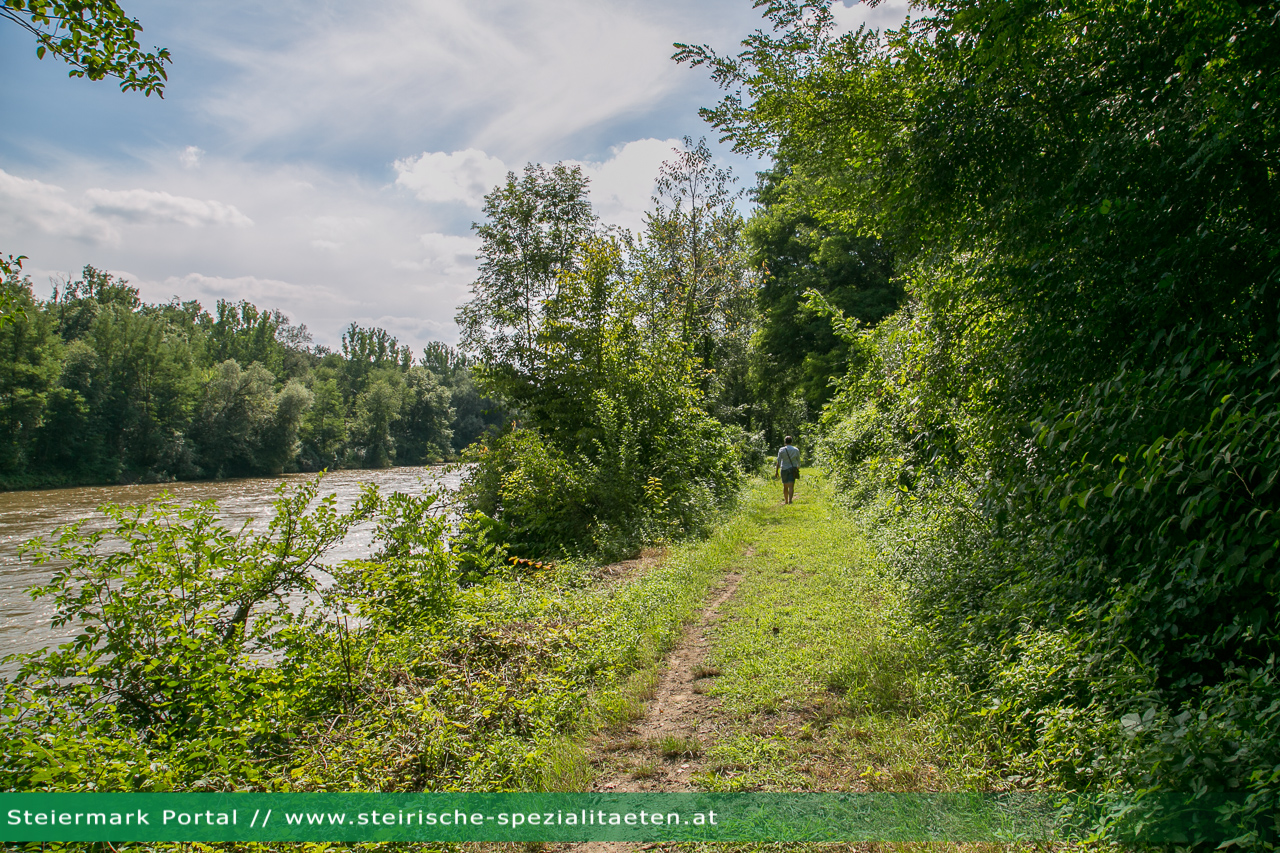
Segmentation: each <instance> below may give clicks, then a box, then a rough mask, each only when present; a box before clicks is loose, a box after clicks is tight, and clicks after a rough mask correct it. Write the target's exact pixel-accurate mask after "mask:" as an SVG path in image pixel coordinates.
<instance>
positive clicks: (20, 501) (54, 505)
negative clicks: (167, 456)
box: [0, 467, 461, 673]
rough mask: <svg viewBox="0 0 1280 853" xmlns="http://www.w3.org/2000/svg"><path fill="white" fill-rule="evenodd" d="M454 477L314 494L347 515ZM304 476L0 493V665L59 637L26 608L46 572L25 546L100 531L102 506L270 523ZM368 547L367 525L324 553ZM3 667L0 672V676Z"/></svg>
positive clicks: (451, 484)
mask: <svg viewBox="0 0 1280 853" xmlns="http://www.w3.org/2000/svg"><path fill="white" fill-rule="evenodd" d="M460 477H461V474H460V473H459V472H458V471H457V470H456V469H453V470H450V469H446V468H443V467H436V468H390V469H386V470H382V471H338V472H335V473H332V474H327V475H326V476H325V477H324V479H323V480H322V481H321V485H320V494H321V495H326V494H331V493H336V494H337V498H338V506H339V508H340V509H345V508H347V507H350V506H351V504H352V503H353V502H354V501H355V499H356V497H357V496H358V495H359V492H360V488H361V486H362V485H363V484H364V483H369V482H372V483H376V484H377V485H378V488H379V489H380V490H381V491H382V492H384V493H386V492H405V493H407V494H421V493H422V491H423V489H424V487H429V488H433V489H434V488H436V487H439V486H444V487H446V488H450V489H452V488H455V487H456V486H457V485H458V483H459V480H460ZM306 479H308V475H301V474H299V475H293V476H287V477H270V478H258V479H246V480H219V481H213V482H199V483H166V484H163V485H145V486H90V487H84V488H75V489H51V490H47V491H35V492H0V657H3V656H5V655H7V654H10V653H14V652H27V651H34V650H35V649H39V648H42V647H44V646H47V645H50V644H51V643H56V642H57V641H59V640H61V639H62V638H63V636H64V635H60V634H59V633H57V632H55V631H54V630H53V629H52V628H51V627H50V617H51V615H52V613H53V608H52V606H51V605H50V603H49V602H47V601H42V600H38V601H33V600H32V599H31V596H30V595H28V594H27V590H28V589H30V588H31V587H33V586H35V585H37V584H40V583H43V582H44V581H46V580H47V579H48V578H49V576H50V574H51V572H52V570H51V569H50V568H49V567H47V566H37V565H35V564H34V563H33V561H32V559H31V557H30V556H27V557H23V556H21V554H20V551H21V546H22V544H23V543H24V542H26V541H28V540H29V539H32V538H34V537H37V536H44V537H48V536H49V535H50V534H51V533H53V532H54V530H55V529H57V528H58V527H61V526H62V525H65V524H70V523H72V522H75V521H81V520H84V522H85V527H84V529H86V530H93V529H98V528H101V527H102V526H104V525H105V523H106V519H105V517H104V516H103V515H102V514H101V513H100V512H98V509H97V508H98V507H99V506H101V505H103V504H107V503H115V504H126V505H132V504H142V503H146V502H147V501H150V500H153V499H155V498H158V497H160V496H161V495H163V494H166V493H167V494H168V495H169V496H170V497H171V498H173V499H174V500H176V501H178V502H180V503H184V504H185V503H193V502H195V501H208V500H212V501H215V502H217V504H218V508H219V510H220V514H221V516H222V517H223V519H225V521H226V523H227V524H228V526H230V527H232V528H239V527H240V526H241V525H242V524H244V523H245V522H248V523H249V524H250V525H251V526H255V527H256V526H258V525H259V524H260V523H265V522H266V521H267V520H269V519H270V517H271V503H272V500H274V498H275V490H276V489H277V488H278V487H279V486H280V484H281V483H282V482H284V483H288V484H297V483H302V482H304V481H305V480H306ZM371 544H372V525H371V524H365V525H362V526H361V527H359V528H356V529H354V530H353V531H352V532H351V533H350V534H349V535H348V536H347V538H346V539H345V540H344V541H343V542H342V543H341V544H340V545H338V546H337V547H335V548H334V549H333V550H331V551H330V552H329V555H328V558H327V560H326V562H327V563H329V564H334V563H336V562H339V561H341V560H345V559H352V558H357V557H364V556H367V555H368V554H369V550H370V546H371ZM69 628H70V626H68V628H66V629H63V630H64V631H67V630H69ZM9 669H10V667H7V666H0V673H4V672H6V671H8V670H9Z"/></svg>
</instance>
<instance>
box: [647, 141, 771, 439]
mask: <svg viewBox="0 0 1280 853" xmlns="http://www.w3.org/2000/svg"><path fill="white" fill-rule="evenodd" d="M734 180H735V179H734V177H733V176H732V174H731V173H730V172H729V171H728V170H726V169H721V168H719V167H717V166H716V165H715V164H714V163H713V161H712V155H711V149H710V148H708V147H707V142H706V140H705V139H700V140H698V142H697V143H696V144H695V143H694V142H693V140H692V139H691V138H690V137H685V139H684V147H683V148H677V149H675V157H673V158H672V159H671V160H668V161H667V162H665V163H663V164H662V166H661V168H660V170H659V174H658V180H657V191H658V194H657V196H656V197H655V198H654V207H653V210H652V211H650V212H649V213H648V214H647V216H646V221H645V230H644V234H643V235H642V236H643V238H642V240H641V243H640V253H641V255H642V257H643V268H644V269H643V274H642V278H641V281H642V288H643V291H644V297H643V298H644V300H645V301H646V302H647V303H648V311H647V313H648V315H649V317H650V320H649V322H650V325H651V326H652V327H653V329H654V330H655V331H656V330H658V329H659V327H662V331H661V334H670V335H671V336H672V337H674V338H675V339H676V340H678V341H679V342H680V344H681V345H682V346H684V347H685V348H686V349H687V351H688V352H689V353H690V354H692V355H693V356H695V357H696V358H698V359H700V360H701V362H702V367H703V368H704V371H703V373H702V375H701V380H700V386H701V388H702V390H703V391H704V392H706V397H707V404H708V408H709V410H710V411H711V412H712V413H713V414H714V415H715V416H716V417H717V418H719V419H720V420H722V421H724V422H726V423H727V422H735V421H743V420H745V419H746V418H747V417H749V415H748V413H747V412H746V411H745V410H746V409H747V404H748V400H747V394H746V376H747V352H748V345H749V342H750V340H751V335H752V332H753V331H754V328H755V319H756V306H755V305H754V292H755V287H756V281H755V278H754V276H753V275H752V274H751V271H750V270H749V269H748V267H747V264H746V259H747V256H746V251H745V248H746V247H745V244H744V243H743V240H742V233H743V231H742V228H743V220H742V216H741V214H739V213H738V211H737V208H736V206H735V205H736V202H737V200H738V198H739V197H740V196H741V193H739V192H735V191H733V190H732V188H731V187H732V184H733V182H734Z"/></svg>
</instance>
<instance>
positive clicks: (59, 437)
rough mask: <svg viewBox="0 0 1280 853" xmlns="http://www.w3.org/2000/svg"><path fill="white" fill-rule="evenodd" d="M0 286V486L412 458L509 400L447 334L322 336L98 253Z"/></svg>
mask: <svg viewBox="0 0 1280 853" xmlns="http://www.w3.org/2000/svg"><path fill="white" fill-rule="evenodd" d="M0 288H3V292H4V295H5V297H6V299H7V300H9V301H11V302H12V304H13V306H14V309H15V310H14V311H13V312H12V315H11V317H10V318H9V322H6V323H5V324H4V325H3V326H0V353H3V357H0V424H3V437H2V438H0V486H8V487H20V486H33V485H43V484H65V483H115V482H133V481H138V480H150V481H165V480H172V479H175V478H182V479H190V478H200V477H232V476H246V475H254V474H258V475H262V474H278V473H280V472H282V471H298V470H311V471H315V470H319V469H321V468H334V467H343V466H347V467H359V466H365V467H383V466H386V465H390V464H401V465H417V464H423V463H430V462H434V461H438V460H440V459H442V458H446V457H453V456H455V455H456V454H457V453H458V452H459V451H460V450H461V449H462V448H463V447H465V446H466V444H468V443H470V442H471V441H473V440H475V438H476V437H478V436H479V435H480V434H482V433H483V432H484V431H485V430H487V429H489V428H490V427H496V426H497V425H498V424H500V423H501V420H502V418H503V416H504V411H503V409H502V408H501V407H500V406H499V405H498V404H497V403H495V402H493V401H492V400H488V399H486V398H485V397H483V396H482V395H481V394H480V392H479V391H478V390H477V389H476V387H475V385H474V383H473V382H472V381H471V378H470V371H469V368H468V366H467V363H466V362H465V360H463V359H461V358H460V357H459V356H458V355H457V354H456V353H454V352H453V351H452V350H450V349H449V348H448V347H445V346H444V345H443V344H440V345H436V346H432V347H428V348H427V351H426V352H425V353H424V355H423V363H421V364H414V363H413V358H412V356H411V354H410V353H409V352H408V350H407V348H405V347H402V346H400V345H399V344H398V342H397V341H396V340H395V338H393V337H391V336H390V335H388V334H387V333H386V332H385V331H383V330H382V329H365V328H361V327H360V326H357V325H354V324H353V325H352V326H351V327H350V328H349V329H347V331H346V333H345V334H344V336H343V343H342V351H341V352H336V353H335V352H328V351H326V350H325V349H323V348H321V347H312V346H311V345H310V340H311V339H310V335H309V334H308V333H307V330H306V328H305V327H301V326H291V325H290V324H289V321H288V318H286V317H284V316H283V315H281V314H280V312H278V311H262V310H259V309H258V308H257V307H255V306H253V305H251V304H249V303H247V302H241V303H238V304H231V303H228V302H221V301H220V302H219V303H218V305H217V309H216V311H215V312H214V313H213V314H212V315H211V314H209V313H207V312H205V311H204V310H203V309H202V308H201V307H200V305H199V304H198V303H196V302H185V303H179V302H176V301H174V302H171V303H167V304H161V305H148V304H144V303H143V302H142V301H141V300H140V299H139V297H138V291H137V290H136V289H135V288H132V287H129V286H128V284H127V283H125V282H123V281H121V280H119V279H116V278H114V277H112V276H110V275H107V274H106V273H103V272H100V271H98V270H95V269H94V268H92V267H86V268H85V271H84V276H83V278H82V279H80V280H78V281H74V282H70V283H68V284H66V285H65V286H64V287H61V288H58V289H55V291H54V293H53V295H52V296H51V297H50V298H49V299H47V300H39V299H36V298H35V297H33V295H32V293H31V285H30V282H29V281H26V280H21V279H18V278H17V277H16V276H9V277H7V278H6V279H5V280H4V282H3V283H2V284H0ZM458 412H463V413H465V414H464V415H462V416H457V413H458Z"/></svg>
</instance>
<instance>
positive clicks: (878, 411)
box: [682, 0, 1280, 846]
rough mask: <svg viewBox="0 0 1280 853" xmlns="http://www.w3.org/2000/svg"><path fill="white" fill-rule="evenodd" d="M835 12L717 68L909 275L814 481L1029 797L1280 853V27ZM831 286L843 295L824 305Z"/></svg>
mask: <svg viewBox="0 0 1280 853" xmlns="http://www.w3.org/2000/svg"><path fill="white" fill-rule="evenodd" d="M923 14H924V17H922V18H921V19H920V20H918V21H916V22H910V23H909V24H908V25H907V26H905V27H904V28H903V29H902V30H900V31H898V32H893V33H885V34H883V35H879V34H876V33H869V32H866V31H859V32H857V33H852V34H847V35H837V34H835V32H834V29H833V22H832V19H831V17H830V15H829V14H828V12H827V9H826V7H825V5H823V4H818V6H817V8H814V7H811V6H804V5H802V4H798V3H789V2H780V3H771V4H769V6H768V15H769V17H770V19H771V22H772V23H773V25H774V27H775V31H774V34H772V35H770V34H765V33H763V32H762V33H757V34H756V35H755V36H753V37H752V38H751V39H748V40H747V41H746V42H744V47H745V50H744V51H743V52H742V53H741V54H739V55H738V56H737V57H723V56H718V55H715V54H714V53H712V52H711V51H709V50H707V49H705V48H684V49H682V56H683V58H685V59H688V60H691V61H693V62H695V63H707V64H709V65H710V66H711V67H712V69H713V72H714V74H715V75H716V77H717V79H718V80H719V81H720V82H721V83H722V84H724V85H726V86H727V87H730V88H731V89H732V90H733V94H731V96H730V97H728V98H726V99H725V100H724V101H723V102H722V104H721V105H720V106H719V107H718V108H716V109H713V110H709V111H707V115H708V117H709V118H710V119H711V120H712V121H713V122H714V123H715V124H717V125H718V126H719V127H721V128H722V129H723V130H724V131H725V132H726V133H727V134H728V135H729V136H730V137H731V138H732V139H733V140H734V141H735V143H736V144H737V145H738V146H739V147H740V148H742V149H745V150H757V151H767V152H769V153H772V154H773V155H774V156H775V157H776V158H777V159H778V161H779V162H781V163H784V164H786V167H787V171H786V173H785V175H784V176H783V177H781V179H780V180H779V182H778V185H777V188H776V192H777V193H778V195H779V196H780V197H782V198H786V199H789V200H790V203H792V204H794V205H797V206H800V207H801V209H803V210H805V211H807V212H808V214H809V215H811V216H813V217H814V219H815V220H816V221H817V222H818V223H819V224H820V225H821V226H822V227H824V228H829V229H836V230H839V231H840V232H841V233H847V234H853V235H861V236H862V237H863V238H864V239H874V240H876V241H878V243H880V244H881V245H883V246H884V247H885V248H886V249H887V250H888V251H889V252H891V253H892V256H893V258H894V262H895V272H896V274H897V275H898V276H899V277H900V278H901V279H902V280H904V281H905V282H906V285H907V290H908V293H909V296H910V301H909V303H908V304H907V305H906V306H905V307H904V308H903V309H902V310H901V311H899V312H898V313H897V314H896V315H894V316H893V317H892V318H891V319H889V320H888V321H886V322H885V323H883V324H882V325H881V326H879V327H878V328H877V329H876V330H874V331H870V332H867V331H860V330H859V329H858V325H857V324H856V323H850V322H848V321H841V320H840V319H839V312H838V311H836V310H835V308H834V307H833V306H832V305H831V302H832V300H829V299H824V298H823V297H822V295H821V293H820V292H819V293H815V294H814V295H813V297H812V301H811V304H812V306H813V307H815V308H816V309H818V310H820V311H822V312H824V313H826V314H828V315H829V316H834V317H836V319H837V322H836V324H835V325H836V329H837V331H838V332H840V333H841V334H842V335H843V336H844V338H845V339H846V340H847V342H848V344H849V346H850V347H852V348H853V349H854V351H855V356H854V357H852V358H851V359H850V370H849V372H848V374H847V376H846V377H845V379H844V380H843V384H842V386H841V388H840V390H839V393H838V394H837V395H836V397H835V398H834V399H833V401H832V403H831V405H830V406H829V407H828V408H827V410H826V412H825V413H824V416H823V420H824V425H825V439H824V443H823V447H822V455H823V457H824V459H825V461H826V463H827V464H828V465H830V466H831V467H832V468H833V469H834V470H835V471H836V472H837V474H838V475H839V476H840V477H842V478H843V480H844V482H845V484H846V488H847V489H848V490H849V493H850V496H851V497H852V498H854V499H857V500H864V501H873V502H878V505H880V506H882V507H883V510H884V512H885V513H886V515H885V516H884V517H883V521H884V528H883V535H884V540H885V541H884V543H883V544H884V545H885V547H886V548H888V549H889V551H890V552H891V553H892V554H893V555H894V558H893V559H894V562H895V565H896V566H897V571H898V572H899V575H900V577H901V578H902V579H903V580H904V581H905V582H906V583H907V585H908V589H909V591H910V594H911V596H912V597H913V600H914V607H915V612H916V615H917V618H918V619H920V620H921V621H922V622H925V623H927V624H928V625H930V626H931V628H932V630H933V631H934V632H935V634H936V636H937V637H938V639H939V641H940V642H939V644H938V648H939V649H947V650H949V651H948V652H947V653H946V655H945V660H944V661H943V664H944V666H945V667H947V668H948V669H949V670H950V671H951V672H952V673H953V674H954V675H955V676H956V677H957V678H958V679H959V683H960V684H962V685H963V686H964V690H965V695H967V696H968V697H969V698H968V699H967V700H965V702H966V704H968V705H969V707H970V708H972V709H974V710H975V711H979V712H980V713H981V714H983V715H984V716H985V718H986V719H987V721H988V723H989V724H990V726H991V729H990V730H991V731H992V732H993V733H998V736H999V738H1000V739H1001V740H1002V742H1003V745H1004V748H1005V749H1006V750H1007V754H1008V756H1009V761H1010V762H1011V763H1013V764H1014V765H1015V766H1016V767H1017V768H1018V773H1019V774H1022V775H1024V776H1025V777H1026V778H1042V779H1046V780H1052V781H1055V782H1057V783H1059V784H1064V785H1071V786H1081V785H1084V786H1095V787H1099V788H1104V789H1105V788H1109V787H1117V786H1118V787H1122V788H1123V787H1130V788H1137V789H1140V790H1209V791H1215V790H1216V791H1235V792H1241V793H1242V794H1248V795H1249V799H1248V800H1247V804H1246V805H1245V806H1244V809H1245V811H1246V812H1247V813H1248V814H1250V815H1252V816H1253V820H1254V822H1253V823H1250V824H1248V826H1247V827H1246V829H1245V830H1242V832H1243V834H1242V835H1241V836H1240V838H1239V839H1238V843H1244V844H1255V845H1263V846H1269V845H1272V844H1274V841H1275V834H1274V833H1275V827H1274V826H1273V825H1272V823H1271V822H1272V821H1273V816H1274V814H1275V813H1276V811H1275V803H1276V796H1277V782H1278V781H1280V780H1277V777H1276V769H1275V768H1276V767H1280V738H1278V737H1277V735H1276V731H1277V729H1276V722H1277V717H1276V714H1277V708H1280V684H1278V683H1277V679H1278V677H1280V673H1278V671H1277V660H1276V656H1277V653H1280V628H1278V627H1277V619H1278V618H1280V606H1278V605H1280V596H1278V593H1280V587H1278V586H1277V578H1278V574H1277V560H1276V552H1277V547H1278V546H1280V520H1278V519H1277V515H1276V510H1277V505H1276V499H1277V494H1280V492H1277V489H1276V482H1275V481H1276V473H1275V472H1276V470H1277V463H1278V462H1280V458H1277V455H1278V454H1280V419H1278V418H1277V411H1278V410H1280V407H1278V406H1277V400H1276V397H1275V390H1274V389H1275V387H1276V382H1277V379H1280V335H1278V332H1280V327H1278V324H1277V321H1278V319H1280V318H1278V312H1280V304H1278V303H1277V276H1278V272H1280V267H1278V266H1277V259H1278V258H1280V242H1277V230H1276V226H1277V222H1276V214H1277V210H1280V208H1277V206H1276V204H1275V198H1276V192H1277V189H1278V187H1277V178H1278V177H1280V171H1278V167H1280V160H1278V158H1280V139H1278V138H1277V131H1278V130H1280V124H1278V123H1277V118H1276V105H1277V103H1280V99H1278V98H1277V94H1278V93H1277V91H1276V86H1277V83H1276V81H1277V79H1280V78H1278V77H1277V70H1280V69H1277V63H1278V62H1280V23H1278V22H1280V7H1277V6H1276V4H1274V3H1260V4H1236V3H1225V4H1214V5H1204V4H1190V3H1180V2H1135V3H1121V4H1113V3H1097V2H1088V0H1067V1H1066V2H1053V3H1040V2H1033V3H1005V2H986V0H973V1H972V2H937V3H929V4H926V5H925V6H924V7H923ZM815 290H817V289H816V288H815Z"/></svg>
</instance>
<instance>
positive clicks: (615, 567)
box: [594, 548, 667, 582]
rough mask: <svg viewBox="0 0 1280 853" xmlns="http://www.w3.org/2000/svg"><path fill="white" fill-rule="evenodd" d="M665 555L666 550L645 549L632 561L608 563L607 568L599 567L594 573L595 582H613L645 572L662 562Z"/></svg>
mask: <svg viewBox="0 0 1280 853" xmlns="http://www.w3.org/2000/svg"><path fill="white" fill-rule="evenodd" d="M666 553H667V549H666V548H645V549H644V550H643V551H641V552H640V556H639V557H636V558H635V559H634V560H623V561H622V562H620V563H610V564H609V565H607V566H601V567H600V568H598V569H596V570H595V572H594V574H595V577H596V580H602V581H608V582H614V581H620V580H622V579H623V578H626V577H630V576H631V575H634V574H637V573H643V572H646V571H648V570H649V569H650V567H652V566H655V565H657V564H658V563H660V562H662V558H663V556H664V555H665V554H666Z"/></svg>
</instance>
